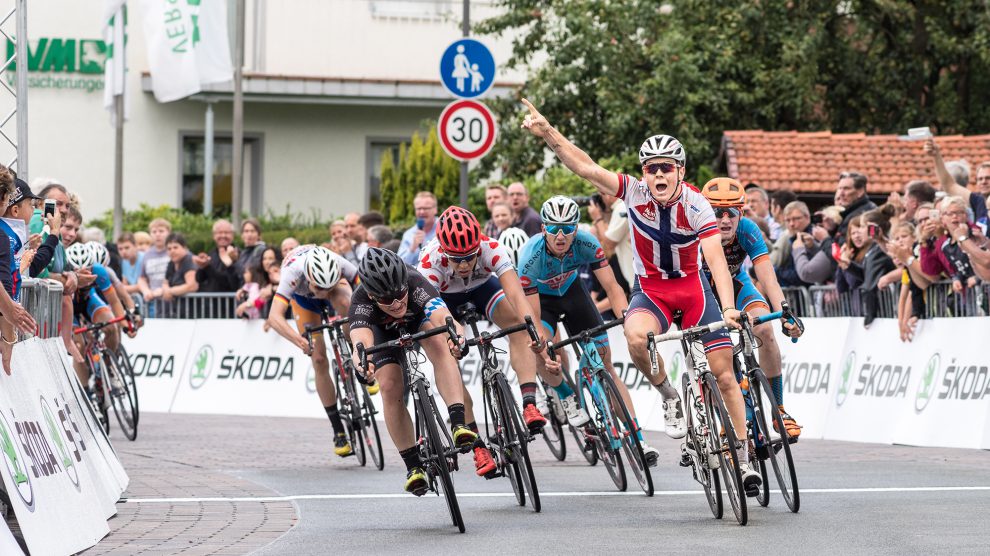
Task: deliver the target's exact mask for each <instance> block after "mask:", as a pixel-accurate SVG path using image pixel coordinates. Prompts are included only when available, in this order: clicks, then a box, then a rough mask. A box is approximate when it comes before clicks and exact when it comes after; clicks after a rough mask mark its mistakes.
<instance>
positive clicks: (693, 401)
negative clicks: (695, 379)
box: [681, 373, 722, 519]
mask: <svg viewBox="0 0 990 556" xmlns="http://www.w3.org/2000/svg"><path fill="white" fill-rule="evenodd" d="M681 391H682V392H683V393H684V395H683V396H682V397H681V399H682V400H684V421H685V423H686V424H687V442H686V444H687V445H689V446H690V448H691V449H692V450H693V451H694V452H695V454H697V455H696V456H693V455H691V454H690V453H689V454H688V457H690V458H691V462H692V465H691V471H692V473H694V479H695V480H696V481H698V482H699V483H701V487H702V488H703V489H705V499H706V500H708V508H709V509H710V510H711V511H712V515H714V516H715V519H722V487H721V485H720V484H719V478H718V472H717V471H714V470H713V469H712V465H711V461H709V459H710V455H709V454H711V450H710V449H709V448H708V438H707V437H706V436H705V431H706V430H707V429H708V422H707V418H706V417H705V408H704V406H703V405H702V404H701V400H699V399H698V396H696V395H695V393H694V389H693V388H691V376H690V373H684V374H683V375H681ZM698 456H700V457H698Z"/></svg>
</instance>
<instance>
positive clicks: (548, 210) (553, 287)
mask: <svg viewBox="0 0 990 556" xmlns="http://www.w3.org/2000/svg"><path fill="white" fill-rule="evenodd" d="M580 217H581V212H580V209H579V208H578V205H577V203H575V202H574V200H572V199H570V198H567V197H563V196H561V195H556V196H554V197H551V198H549V199H547V201H546V202H545V203H543V207H541V209H540V219H541V220H542V222H543V224H542V233H540V234H538V235H535V236H533V237H531V238H529V241H527V242H526V244H525V245H524V246H523V247H522V250H521V252H520V253H519V274H520V276H521V280H522V283H523V287H525V288H526V293H527V294H529V295H531V296H532V297H529V299H531V300H532V302H533V303H534V304H535V306H536V307H538V308H539V313H538V314H539V316H540V320H541V321H542V323H543V326H544V328H545V329H546V331H547V334H549V335H550V336H552V335H553V334H554V331H555V330H557V325H558V324H559V323H560V322H561V321H563V323H564V328H566V329H567V333H568V334H570V335H574V334H577V333H579V332H581V331H584V330H588V329H589V328H594V327H596V326H598V325H601V324H603V323H604V321H603V320H602V315H601V313H600V312H598V308H597V307H595V302H594V300H592V299H591V293H590V292H588V290H587V288H586V287H585V285H584V281H582V280H580V277H579V269H580V268H581V267H583V266H585V265H587V266H589V267H590V268H591V271H592V272H594V273H595V278H596V279H598V282H599V283H600V284H601V285H602V286H603V287H604V289H605V292H606V293H607V294H608V299H609V301H610V302H611V303H612V307H613V308H614V310H615V313H616V314H618V315H621V314H622V312H623V311H625V309H626V307H627V306H628V302H627V301H626V296H625V294H624V293H623V291H622V288H621V287H620V286H619V283H618V282H616V280H615V275H614V274H613V273H612V267H611V266H609V264H608V259H606V258H605V251H604V249H603V248H602V246H601V244H600V243H599V242H598V239H597V238H595V236H594V235H592V234H590V233H588V232H585V231H583V230H578V221H579V220H580ZM595 344H596V346H597V348H598V354H599V355H600V356H601V359H602V363H604V365H605V369H606V370H607V371H608V373H609V374H610V375H612V380H613V381H615V384H616V387H617V388H618V390H619V395H620V396H622V401H623V402H624V403H625V405H626V407H627V408H628V409H629V414H630V416H631V417H632V418H633V419H634V420H635V419H636V413H635V411H634V410H633V403H632V397H631V396H630V395H629V389H628V388H626V385H625V383H624V382H623V381H622V379H621V378H620V377H619V376H618V375H617V374H616V372H615V367H614V366H613V365H612V351H611V349H609V345H608V334H606V333H602V334H601V335H599V336H597V337H596V338H595ZM554 378H556V380H557V381H559V383H558V384H556V385H555V384H552V383H550V382H548V384H549V385H550V386H551V388H552V389H553V393H552V394H551V395H555V396H556V397H557V399H559V400H560V402H561V404H562V405H563V407H564V410H565V412H566V413H567V418H568V419H567V420H568V422H569V423H570V424H571V425H573V426H575V427H581V426H584V425H585V424H587V423H588V421H589V417H588V414H587V412H585V411H584V410H583V409H581V406H580V403H579V402H578V399H577V394H576V393H575V392H574V391H573V390H572V389H571V387H570V385H569V384H568V383H567V381H564V380H562V378H561V377H559V376H558V377H554ZM636 425H637V427H636V428H637V429H638V421H637V422H636ZM640 441H641V442H642V443H643V452H644V453H645V454H646V459H647V463H648V464H649V465H655V464H656V461H657V456H658V455H659V453H658V452H657V450H656V449H655V448H651V447H649V446H647V445H646V443H645V441H644V440H643V439H642V438H640Z"/></svg>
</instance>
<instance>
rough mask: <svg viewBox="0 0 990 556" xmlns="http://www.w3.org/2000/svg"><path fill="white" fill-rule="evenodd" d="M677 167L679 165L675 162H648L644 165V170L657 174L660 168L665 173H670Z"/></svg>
mask: <svg viewBox="0 0 990 556" xmlns="http://www.w3.org/2000/svg"><path fill="white" fill-rule="evenodd" d="M676 168H677V165H676V164H674V163H673V162H654V163H653V164H647V165H645V166H643V172H645V173H647V174H656V173H657V170H660V171H661V172H663V173H664V174H669V173H671V172H673V171H674V170H675V169H676Z"/></svg>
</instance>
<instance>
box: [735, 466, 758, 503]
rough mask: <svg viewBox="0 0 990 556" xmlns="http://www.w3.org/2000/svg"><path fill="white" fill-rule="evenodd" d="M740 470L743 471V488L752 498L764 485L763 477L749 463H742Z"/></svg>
mask: <svg viewBox="0 0 990 556" xmlns="http://www.w3.org/2000/svg"><path fill="white" fill-rule="evenodd" d="M739 471H740V472H741V473H742V482H743V490H744V491H746V496H749V497H750V498H752V497H754V496H757V495H758V494H759V493H760V487H761V486H763V478H762V477H760V474H759V473H758V472H757V471H756V470H755V469H753V466H752V464H749V463H743V464H741V465H740V466H739Z"/></svg>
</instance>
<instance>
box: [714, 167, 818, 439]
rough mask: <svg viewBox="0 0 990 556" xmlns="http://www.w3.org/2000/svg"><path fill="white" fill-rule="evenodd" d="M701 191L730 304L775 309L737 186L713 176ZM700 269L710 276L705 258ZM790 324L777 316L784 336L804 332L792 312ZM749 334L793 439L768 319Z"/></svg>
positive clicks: (763, 254)
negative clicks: (747, 264)
mask: <svg viewBox="0 0 990 556" xmlns="http://www.w3.org/2000/svg"><path fill="white" fill-rule="evenodd" d="M701 194H702V195H704V196H705V198H706V199H708V202H709V203H711V205H712V208H713V209H714V211H715V221H716V222H717V223H718V232H719V234H720V236H721V238H722V250H723V251H724V252H725V260H726V263H727V264H728V265H729V273H730V274H731V275H732V286H733V289H734V291H735V296H736V299H735V302H736V303H735V306H736V307H738V308H739V309H741V310H743V311H745V312H746V313H747V314H748V315H749V316H750V317H762V316H763V315H768V314H770V307H771V306H772V307H773V308H775V309H776V310H781V309H782V305H783V304H784V302H785V299H784V292H783V291H782V290H781V289H780V284H778V283H777V275H776V274H775V273H774V270H773V265H772V264H770V256H769V252H770V251H769V249H767V244H766V242H764V241H763V234H762V233H761V232H760V228H759V227H758V226H757V225H756V223H754V222H753V221H752V220H750V219H749V218H746V217H744V216H742V206H743V205H744V204H745V203H746V191H745V190H744V189H743V186H742V184H740V183H739V182H738V181H736V180H734V179H732V178H715V179H712V180H710V181H709V182H708V183H706V184H705V186H704V187H703V188H701ZM747 257H748V258H749V260H750V261H752V263H753V271H754V272H755V273H756V279H757V280H759V281H760V284H761V285H763V289H764V290H766V292H767V297H768V298H770V303H769V304H768V303H767V300H766V299H765V298H764V297H763V294H761V293H760V291H759V290H757V289H756V286H754V285H753V281H752V280H751V279H750V277H749V274H748V273H747V272H746V270H745V269H744V268H743V262H744V261H745V260H746V258H747ZM703 268H704V271H705V274H706V275H707V277H708V279H709V280H711V276H712V274H711V270H710V269H709V268H708V262H707V260H706V261H705V262H704V266H703ZM792 318H793V319H794V323H793V324H792V323H789V322H785V321H783V320H781V323H782V326H783V332H784V334H786V335H788V336H790V337H792V338H798V337H800V336H801V334H803V333H804V324H803V323H801V320H800V319H798V318H797V317H796V316H792ZM753 334H754V335H755V336H756V337H757V338H759V344H760V348H759V350H760V367H761V368H762V369H763V372H765V373H766V375H767V378H768V379H769V380H770V386H771V387H772V388H773V395H774V398H775V399H776V401H777V406H778V407H779V409H780V414H781V417H782V418H783V421H784V428H785V429H787V433H788V434H789V435H790V436H791V437H793V438H797V437H798V436H800V435H801V427H800V426H799V425H798V424H797V422H796V421H795V420H794V418H793V417H791V416H790V415H788V414H787V412H786V411H784V378H783V376H782V375H781V364H780V346H779V345H777V340H776V338H774V334H773V328H772V327H771V325H770V323H768V322H767V323H763V324H760V325H757V326H755V327H754V328H753Z"/></svg>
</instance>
